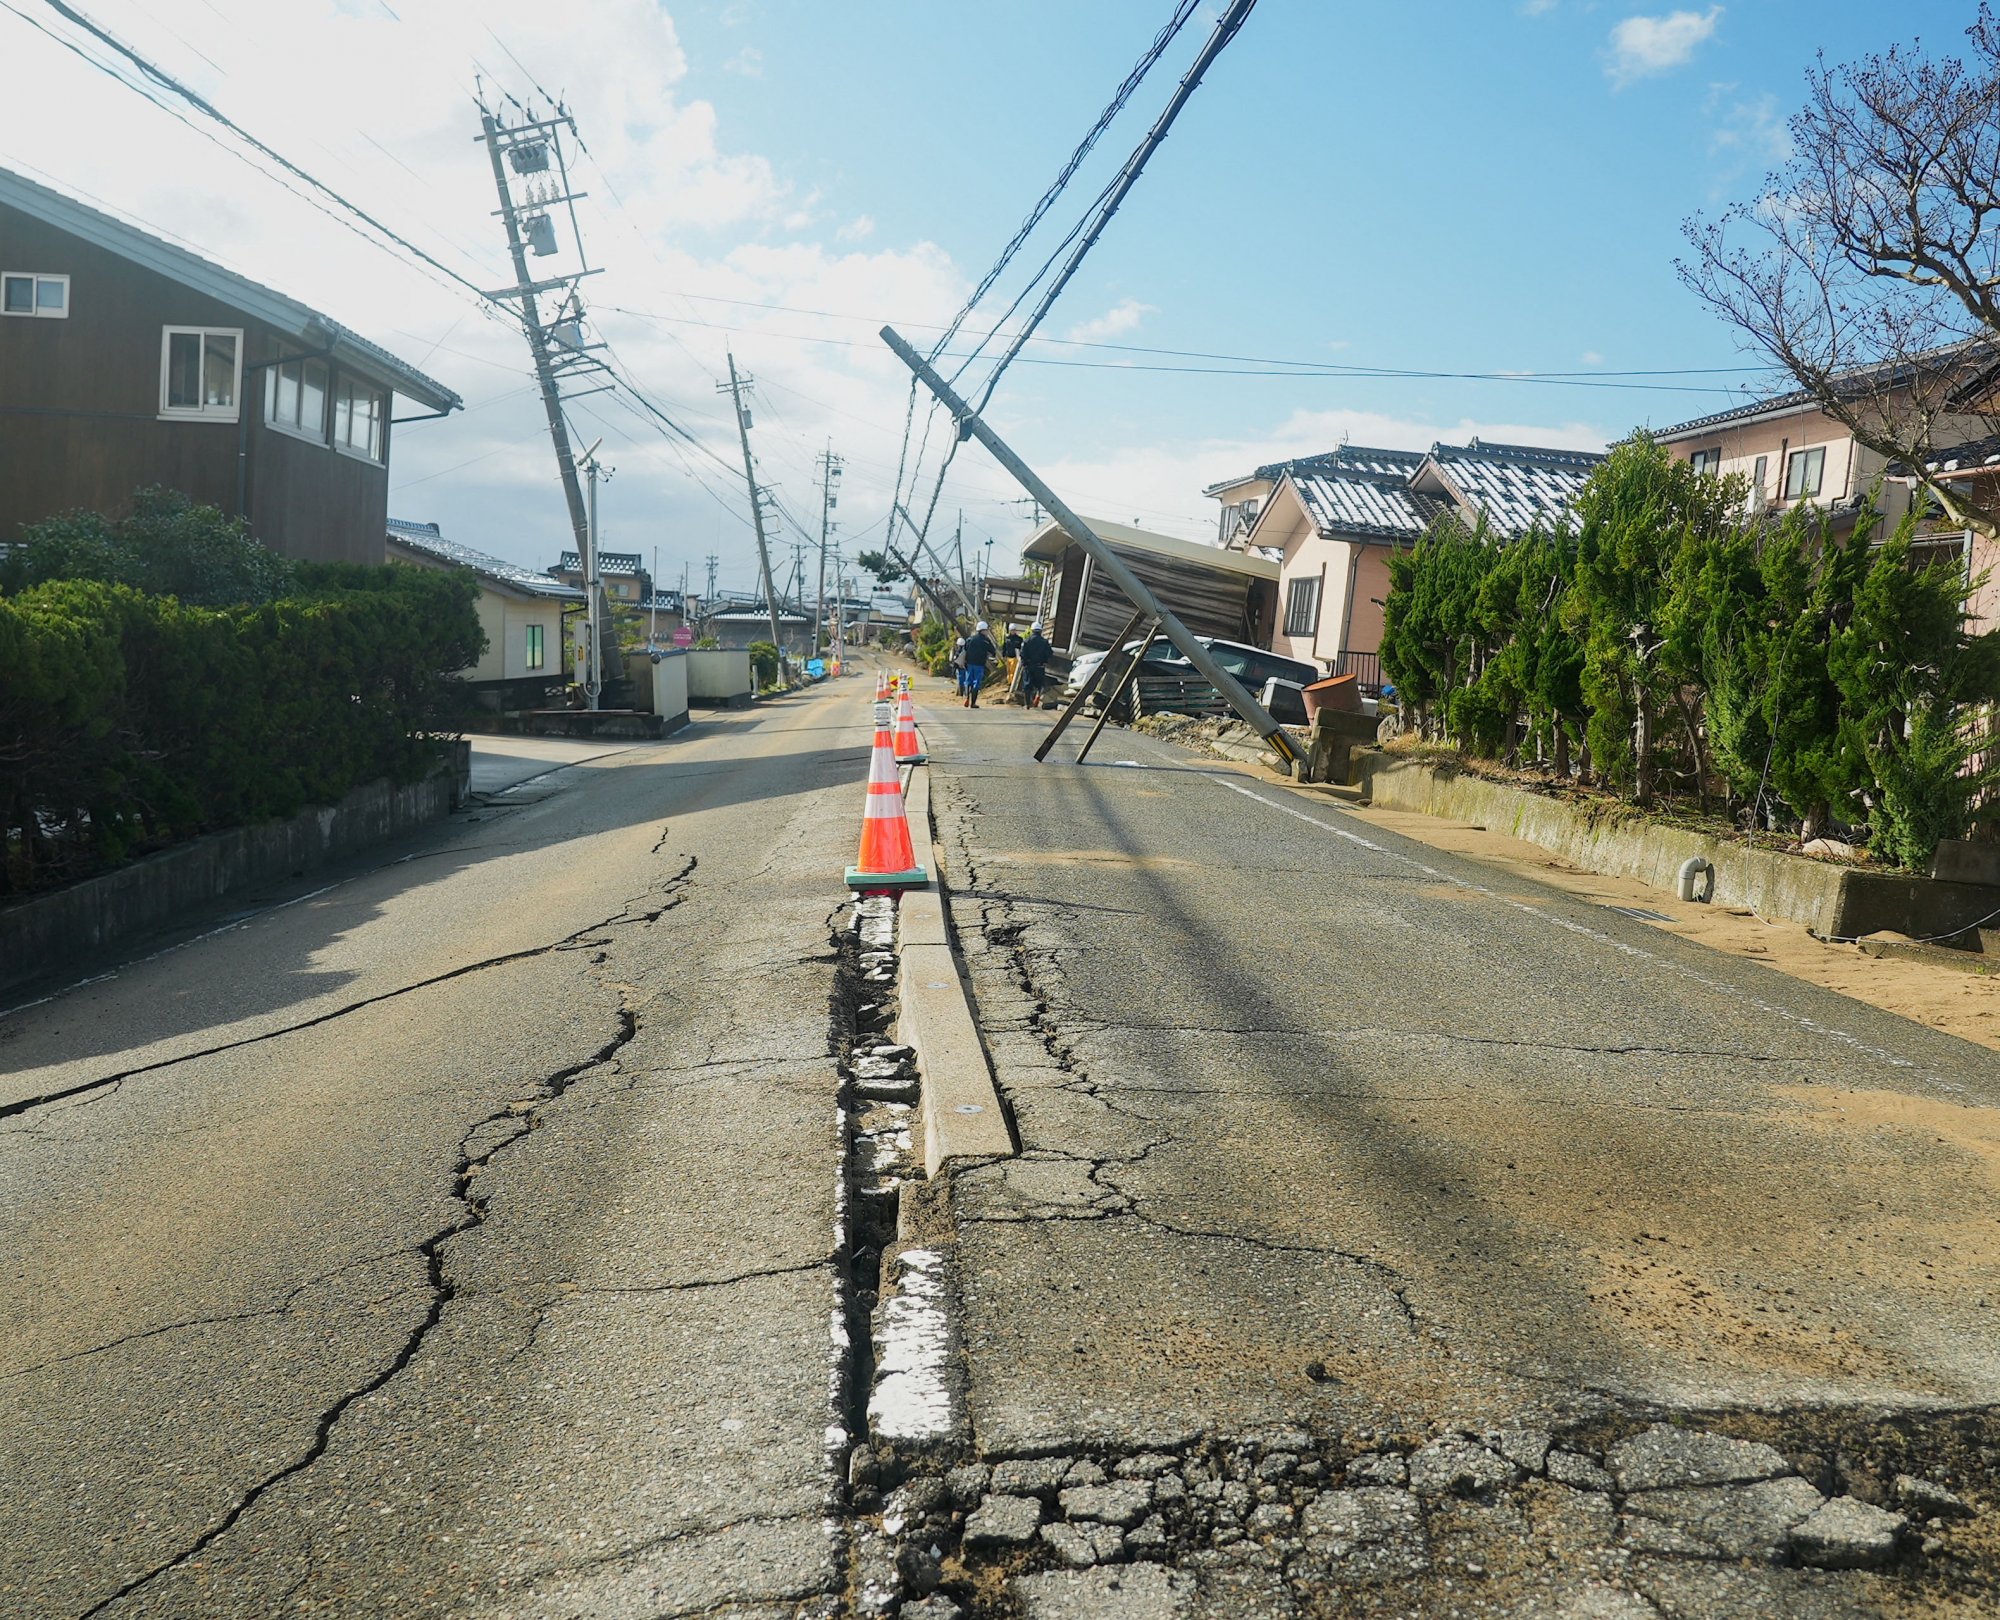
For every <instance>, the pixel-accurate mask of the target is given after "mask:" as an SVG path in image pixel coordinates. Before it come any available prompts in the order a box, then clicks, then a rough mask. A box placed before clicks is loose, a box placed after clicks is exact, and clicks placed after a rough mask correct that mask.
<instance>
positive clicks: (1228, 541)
mask: <svg viewBox="0 0 2000 1620" xmlns="http://www.w3.org/2000/svg"><path fill="white" fill-rule="evenodd" d="M1339 459H1340V452H1339V451H1338V450H1335V451H1331V452H1328V453H1326V454H1324V455H1314V456H1295V457H1294V458H1293V459H1292V460H1290V461H1273V462H1269V463H1267V464H1266V465H1264V466H1262V467H1259V468H1258V469H1257V470H1256V471H1255V472H1253V473H1249V474H1247V475H1246V476H1244V477H1242V478H1225V479H1223V481H1222V482H1221V483H1219V484H1210V485H1209V486H1208V488H1206V489H1205V490H1203V491H1202V494H1204V495H1206V496H1208V497H1209V498H1210V499H1211V500H1213V501H1215V502H1216V503H1217V508H1218V509H1217V511H1216V515H1215V543H1216V544H1217V545H1218V546H1230V547H1232V548H1234V549H1236V550H1241V549H1242V546H1243V541H1244V538H1245V537H1246V536H1247V535H1248V534H1249V533H1250V531H1251V530H1252V529H1253V528H1255V527H1256V526H1257V514H1258V513H1259V512H1261V511H1262V510H1263V509H1264V504H1265V502H1267V501H1268V500H1270V498H1271V496H1272V493H1273V492H1274V491H1275V490H1276V489H1277V487H1278V485H1279V483H1280V482H1282V481H1283V479H1284V476H1285V474H1286V473H1288V472H1296V473H1311V472H1328V471H1332V470H1333V469H1334V464H1335V463H1337V462H1338V461H1339Z"/></svg>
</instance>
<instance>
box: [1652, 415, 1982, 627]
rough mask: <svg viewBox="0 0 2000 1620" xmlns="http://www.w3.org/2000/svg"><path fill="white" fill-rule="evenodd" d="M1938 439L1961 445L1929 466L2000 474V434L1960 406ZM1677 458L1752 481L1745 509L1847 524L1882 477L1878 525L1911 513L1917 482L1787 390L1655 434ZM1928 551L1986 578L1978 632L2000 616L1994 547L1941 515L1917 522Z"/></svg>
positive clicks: (1972, 475)
mask: <svg viewBox="0 0 2000 1620" xmlns="http://www.w3.org/2000/svg"><path fill="white" fill-rule="evenodd" d="M1934 433H1935V435H1936V439H1934V442H1936V440H1938V439H1941V440H1943V441H1944V442H1946V443H1949V442H1950V441H1951V439H1952V437H1953V436H1954V435H1957V436H1961V437H1962V439H1963V441H1964V442H1963V443H1962V444H1960V445H1959V446H1958V447H1956V448H1955V449H1952V450H1949V451H1942V452H1939V453H1938V454H1937V455H1935V456H1933V457H1932V459H1931V467H1932V469H1933V470H1934V471H1940V472H1946V473H1954V472H1956V473H1962V474H1963V476H1964V478H1965V479H1966V480H1967V481H1971V480H1974V479H1980V480H1986V479H1993V478H1995V477H2000V440H1995V439H1993V438H1991V437H1990V436H1989V435H1988V424H1987V422H1986V420H1985V419H1984V418H1982V417H1979V416H1976V415H1972V414H1969V413H1968V414H1966V415H1964V416H1960V417H1955V418H1946V419H1945V420H1944V422H1943V423H1942V425H1941V427H1940V428H1939V429H1937V430H1934ZM1653 438H1654V440H1655V441H1656V442H1658V443H1659V444H1661V445H1664V446H1665V447H1666V448H1667V449H1668V450H1669V451H1670V452H1671V453H1672V454H1673V455H1674V456H1675V457H1677V458H1678V459H1681V460H1684V461H1689V462H1692V463H1693V464H1694V466H1695V468H1696V469H1697V470H1698V471H1701V472H1710V473H1714V474H1716V475H1717V476H1718V477H1729V476H1731V475H1740V476H1741V477H1742V478H1743V479H1744V480H1745V482H1746V483H1747V484H1748V485H1749V493H1748V496H1747V497H1746V510H1747V511H1749V512H1752V513H1758V512H1773V513H1776V512H1784V511H1786V510H1788V509H1790V508H1792V507H1795V506H1799V505H1803V504H1806V503H1811V504H1812V505H1814V506H1818V507H1821V508H1824V509H1826V510H1827V511H1829V512H1830V513H1831V514H1832V515H1833V517H1834V519H1835V521H1836V522H1838V523H1841V524H1843V525H1846V524H1851V523H1852V522H1853V521H1854V519H1855V518H1856V517H1858V516H1859V515H1860V514H1861V512H1862V510H1863V509H1864V508H1866V507H1867V505H1868V503H1869V499H1870V496H1871V493H1872V492H1874V491H1875V489H1876V486H1877V483H1878V481H1879V483H1880V494H1879V495H1878V496H1876V507H1877V510H1879V511H1880V513H1881V515H1882V519H1883V528H1884V532H1886V531H1887V530H1889V529H1892V528H1893V527H1894V526H1895V525H1896V524H1898V523H1900V522H1902V520H1903V519H1904V518H1905V517H1907V516H1908V515H1909V512H1910V505H1911V502H1912V500H1913V499H1915V498H1916V495H1917V485H1916V481H1915V480H1914V479H1912V478H1911V477H1910V476H1909V475H1908V474H1907V472H1899V470H1898V469H1897V468H1896V467H1894V466H1892V465H1891V464H1890V463H1889V462H1888V460H1887V459H1886V458H1885V457H1883V456H1882V455H1881V454H1880V453H1879V452H1877V451H1874V450H1870V449H1869V448H1868V447H1867V446H1866V445H1863V444H1857V443H1856V442H1855V439H1854V435H1853V433H1852V432H1851V431H1850V430H1849V429H1848V428H1847V427H1846V426H1845V425H1844V424H1842V423H1841V422H1839V421H1836V420H1835V419H1834V418H1833V417H1831V416H1828V415H1827V414H1826V413H1825V412H1824V411H1823V410H1821V409H1820V407H1819V406H1818V405H1817V404H1816V403H1815V402H1814V401H1813V400H1812V399H1811V398H1810V397H1809V396H1807V395H1805V394H1803V393H1792V394H1783V395H1778V396H1776V397H1774V398H1771V399H1766V400H1760V401H1758V402H1756V403H1755V404H1750V405H1739V406H1737V407H1736V408H1735V409H1733V410H1727V411H1718V412H1716V413H1715V414H1714V415H1712V416H1703V417H1697V418H1696V419H1695V420H1693V421H1691V422H1682V423H1680V424H1678V425H1677V426H1674V427H1670V428H1666V429H1664V430H1662V431H1661V432H1658V433H1655V434H1654V435H1653ZM1919 533H1920V537H1921V541H1922V543H1923V545H1924V546H1925V548H1926V549H1927V550H1929V551H1930V552H1932V553H1933V554H1936V553H1938V552H1955V553H1957V554H1958V555H1959V556H1960V557H1962V559H1963V563H1964V567H1965V569H1966V570H1967V573H1968V575H1969V576H1970V577H1972V578H1975V579H1976V578H1977V577H1978V576H1980V575H1987V576H1989V577H1988V579H1987V582H1986V583H1985V584H1984V585H1982V586H1981V587H1980V588H1979V590H1978V591H1977V593H1976V594H1975V595H1974V597H1973V600H1972V619H1971V628H1973V629H1975V630H1984V629H1988V628H1990V627H1992V626H1993V625H1994V624H1995V623H2000V584H1996V583H1995V581H1994V580H1993V578H1992V577H1991V576H1993V575H1995V574H2000V566H1996V565H2000V546H1996V545H1995V543H1994V542H1993V541H1992V540H1991V539H1989V538H1988V537H1986V536H1984V535H1979V534H1975V533H1974V532H1973V531H1972V530H1970V529H1965V528H1959V527H1954V526H1952V525H1949V524H1946V523H1944V522H1942V521H1938V522H1935V523H1926V524H1924V525H1922V526H1921V528H1920V530H1919Z"/></svg>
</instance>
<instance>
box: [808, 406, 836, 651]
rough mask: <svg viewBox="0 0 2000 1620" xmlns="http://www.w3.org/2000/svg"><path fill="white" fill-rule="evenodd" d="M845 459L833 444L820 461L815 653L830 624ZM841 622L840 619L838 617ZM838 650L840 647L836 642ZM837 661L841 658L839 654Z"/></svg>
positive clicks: (830, 444)
mask: <svg viewBox="0 0 2000 1620" xmlns="http://www.w3.org/2000/svg"><path fill="white" fill-rule="evenodd" d="M840 468H841V459H840V457H838V456H837V455H835V454H834V453H833V440H831V439H828V440H827V441H826V449H825V450H824V451H823V452H822V453H821V455H820V458H819V599H818V600H819V605H818V606H817V607H816V608H814V609H813V651H814V652H815V653H817V652H818V651H819V638H820V631H821V628H822V627H823V626H824V624H825V623H826V542H827V537H828V536H829V535H831V534H832V533H833V522H832V518H833V509H834V507H836V506H837V505H839V504H840V497H839V496H838V495H836V494H835V493H834V491H833V486H834V485H835V484H837V483H839V482H840ZM833 584H834V590H835V593H836V594H838V592H839V589H840V578H839V572H838V570H836V571H835V576H834V581H833ZM836 618H837V615H836ZM834 645H835V646H836V647H838V646H839V643H838V642H835V643H834ZM834 656H835V657H838V656H839V654H838V653H835V655H834Z"/></svg>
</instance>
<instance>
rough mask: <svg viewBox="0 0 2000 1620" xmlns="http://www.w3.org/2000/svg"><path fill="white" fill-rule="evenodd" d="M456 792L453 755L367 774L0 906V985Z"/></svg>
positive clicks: (364, 842) (425, 811) (400, 825)
mask: <svg viewBox="0 0 2000 1620" xmlns="http://www.w3.org/2000/svg"><path fill="white" fill-rule="evenodd" d="M460 797H461V788H460V777H459V771H458V766H457V762H456V761H455V760H454V761H450V762H447V763H445V764H442V765H440V766H439V767H438V768H437V770H436V771H434V772H433V773H432V774H431V775H430V776H428V777H426V778H425V779H424V780H423V781H421V782H413V783H411V784H410V785H409V786H407V787H396V786H393V785H392V784H390V783H388V782H371V783H369V784H367V785H366V786H364V787H358V788H356V789H355V790H354V791H353V792H352V793H350V794H348V795H347V797H346V798H344V799H342V800H341V801H340V802H339V803H338V804H334V805H326V806H323V807H321V808H319V809H314V810H306V811H303V812H301V813H300V814H298V815H296V816H294V817H292V818H291V820H289V821H267V822H265V823H264V824H263V825H261V826H257V827H238V828H234V829H232V830H231V831H229V832H220V833H210V834H209V835H208V836H207V837H205V838H197V839H195V840H193V841H192V842H191V843H186V844H181V845H178V846H177V847H175V848H173V849H168V850H162V851H161V852H160V853H159V854H157V855H149V856H147V857H146V858H145V859H144V860H139V861H134V862H133V863H132V864H131V865H130V866H126V867H121V868H120V869H119V870H117V871H115V872H107V873H105V874H104V876H102V877H96V878H89V879H87V880H85V881H84V882H82V883H75V884H72V885H71V886H70V887H69V888H67V889H58V890H56V891H55V892H54V893H53V894H44V895H37V896H36V897H35V898H34V899H32V900H23V901H21V902H20V903H19V904H18V905H12V906H8V907H7V908H6V909H5V910H0V991H5V990H11V989H13V988H15V987H16V986H19V985H23V984H27V983H28V982H30V981H31V980H34V979H38V978H41V977H42V976H43V975H45V974H48V973H51V972H54V971H57V970H60V969H62V968H65V967H74V966H76V965H77V964H79V963H83V962H87V960H88V958H89V957H90V954H91V953H92V952H93V951H97V950H101V949H103V948H105V947H106V946H110V945H113V944H116V943H117V942H118V941H120V940H123V939H129V938H131V937H133V936H135V935H138V934H143V933H146V932H148V931H149V930H152V929H156V928H161V927H164V926H166V925H167V924H170V923H173V922H175V921H177V920H179V919H180V918H183V917H185V916H188V915H189V914H191V913H195V912H198V911H200V910H201V908H202V907H204V906H207V905H211V904H213V903H214V902H215V901H216V900H218V899H220V898H222V897H223V896H225V895H228V894H230V893H232V892H234V891H236V890H239V889H247V888H254V887H257V886H259V885H261V884H266V883H273V882H277V881H280V880H282V879H284V878H289V877H297V876H298V875H300V874H301V873H304V872H310V871H312V870H313V869H314V868H315V867H318V866H323V865H325V864H326V863H327V862H329V861H332V860H336V859H338V858H339V857H341V856H343V855H350V854H353V853H354V852H356V851H358V850H362V849H366V848H368V847H369V846H370V845H372V844H379V843H383V842H385V841H386V840H388V839H391V838H396V837H400V836H401V835H402V834H404V833H407V832H410V831H413V830H414V829H416V828H418V827H421V826H424V825H425V824H426V823H429V822H433V821H438V820H441V819H443V818H444V817H445V816H447V815H449V814H450V813H451V812H452V810H453V809H455V808H456V807H457V805H458V802H459V800H460Z"/></svg>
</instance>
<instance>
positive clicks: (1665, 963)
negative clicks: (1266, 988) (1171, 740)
mask: <svg viewBox="0 0 2000 1620" xmlns="http://www.w3.org/2000/svg"><path fill="white" fill-rule="evenodd" d="M1204 774H1206V773H1204ZM1209 780H1210V781H1212V782H1218V783H1220V784H1221V785H1222V786H1223V787H1226V788H1228V789H1229V790H1230V791H1231V792H1232V793H1240V794H1242V795H1243V797H1244V798H1246V799H1254V800H1256V801H1257V803H1259V804H1261V805H1263V806H1264V807H1265V808H1266V809H1267V810H1276V811H1278V812H1280V813H1281V814H1283V815H1287V816H1291V817H1293V818H1295V819H1296V820H1299V821H1304V822H1309V823H1311V824H1312V825H1313V826H1315V827H1317V828H1319V830H1320V831H1321V832H1328V833H1332V834H1333V836H1334V837H1336V838H1344V839H1346V840H1347V841H1348V842H1349V843H1352V844H1359V845H1360V846H1361V847H1362V848H1363V849H1368V850H1373V851H1374V852H1375V853H1376V854H1378V855H1382V856H1386V857H1387V858H1388V859H1390V860H1392V861H1401V862H1402V863H1403V864H1404V865H1405V866H1409V867H1413V868H1414V869H1415V870H1417V871H1419V872H1422V873H1423V874H1424V875H1425V876H1426V877H1433V878H1436V879H1437V880H1438V881H1439V882H1441V883H1449V884H1452V885H1453V886H1455V887H1457V888H1460V889H1465V890H1467V891H1469V892H1470V893H1473V894H1481V895H1485V896H1486V897H1487V898H1488V899H1491V900H1496V901H1498V902H1499V903H1500V904H1501V905H1504V906H1511V907H1513V908H1514V909H1515V910H1516V911H1522V912H1526V913H1527V914H1528V915H1529V916H1530V917H1534V918H1536V919H1538V920H1539V921H1541V922H1545V923H1549V924H1552V925H1553V926H1555V927H1557V928H1561V929H1564V930H1566V931H1568V932H1569V933H1572V934H1581V935H1582V936H1583V937H1584V938H1586V939H1590V940H1594V941H1595V942H1596V943H1598V944H1600V945H1608V946H1609V947H1611V949H1613V950H1615V951H1618V952H1621V953H1622V954H1624V955H1626V956H1631V957H1637V958H1639V959H1640V960H1643V961H1647V962H1651V963H1654V964H1656V965H1657V966H1659V967H1661V968H1664V969H1666V970H1668V971H1669V972H1672V973H1675V974H1678V975H1679V976H1680V977H1681V978H1684V979H1687V980H1689V981H1691V982H1692V983H1695V984H1698V985H1700V986H1702V988H1703V989H1706V990H1711V991H1714V992H1716V993H1717V994H1719V995H1723V996H1726V997H1728V998H1729V999H1730V1000H1732V1001H1738V1002H1741V1003H1743V1004H1744V1005H1746V1006H1750V1007H1754V1008H1756V1009H1757V1010H1758V1011H1759V1012H1764V1013H1769V1014H1771V1015H1772V1016H1773V1017H1775V1018H1782V1019H1784V1020H1785V1021H1786V1022H1787V1023H1789V1024H1792V1025H1794V1026H1795V1027H1797V1028H1799V1029H1802V1030H1805V1031H1806V1032H1808V1033H1809V1034H1813V1035H1819V1036H1823V1037H1825V1038H1826V1039H1828V1040H1832V1041H1837V1042H1839V1043H1840V1044H1841V1045H1843V1046H1846V1047H1847V1048H1849V1049H1850V1050H1851V1051H1855V1052H1860V1053H1864V1054H1865V1055H1867V1056H1869V1057H1872V1058H1875V1059H1878V1060H1879V1061H1881V1062H1883V1063H1886V1064H1888V1065H1889V1066H1890V1067H1891V1068H1895V1069H1909V1070H1915V1071H1917V1072H1919V1073H1921V1074H1922V1077H1923V1079H1924V1080H1926V1081H1928V1082H1929V1083H1930V1084H1931V1085H1933V1086H1935V1087H1937V1088H1938V1089H1939V1090H1942V1091H1949V1092H1957V1093H1963V1092H1964V1091H1965V1089H1966V1088H1965V1087H1964V1086H1962V1085H1959V1084H1958V1083H1957V1082H1956V1081H1952V1080H1947V1079H1945V1078H1944V1077H1943V1076H1942V1075H1937V1074H1931V1073H1928V1072H1926V1071H1923V1070H1921V1069H1920V1066H1919V1065H1918V1064H1916V1063H1913V1062H1911V1060H1910V1059H1908V1058H1905V1057H1898V1056H1897V1055H1896V1054H1895V1053H1894V1052H1889V1051H1885V1050H1884V1049H1883V1048H1881V1047H1879V1046H1875V1045H1873V1044H1871V1043H1870V1042H1868V1041H1865V1040H1863V1039H1862V1038H1861V1037H1860V1036H1858V1035H1853V1034H1850V1033H1849V1032H1848V1031H1846V1030H1844V1029H1838V1028H1836V1027H1834V1026H1833V1025H1831V1024H1822V1023H1821V1022H1820V1021H1819V1020H1818V1019H1816V1018H1809V1017H1807V1016H1806V1015H1805V1014H1804V1013H1796V1012H1793V1011H1791V1010H1790V1009H1789V1008H1785V1007H1780V1006H1778V1005H1776V1004H1775V1003H1774V1002H1769V1001H1766V1000H1764V999H1763V998H1762V997H1760V996H1755V995H1752V994H1751V993H1750V992H1749V991H1747V990H1745V989H1743V988H1742V987H1741V986H1739V985H1734V984H1730V983H1729V982H1728V981H1726V980H1723V979H1717V978H1712V977H1710V976H1709V975H1708V974H1706V973H1702V972H1700V971H1698V970H1697V969H1695V968H1691V967H1689V966H1687V965H1686V964H1685V963H1683V962H1675V961H1670V960H1669V959H1668V958H1666V957H1664V956H1661V955H1659V954H1658V953H1657V952H1654V951H1649V950H1647V949H1646V948H1645V947H1644V946H1641V945H1632V944H1628V943H1627V942H1626V941H1624V940H1622V939H1614V938H1612V937H1611V935H1609V934H1606V933H1602V932H1600V931H1599V930H1597V929H1595V928H1591V927H1589V926H1587V925H1586V924H1584V923H1580V922H1576V921H1573V920H1572V919H1570V918H1568V917H1561V916H1558V915H1556V913H1554V912H1553V911H1548V910H1544V909H1543V908H1542V907H1540V906H1535V905H1530V904H1529V903H1528V902H1527V901H1525V900H1516V899H1514V898H1513V897H1512V896H1511V895H1504V894H1500V893H1498V892H1496V891H1495V890H1492V889H1489V888H1487V887H1486V886H1485V885H1484V884H1481V883H1474V882H1471V881H1470V880H1469V879H1466V878H1462V877H1459V876H1457V875H1456V874H1455V873H1451V872H1444V871H1440V870H1439V869H1438V868H1437V867H1435V866H1429V865H1426V864H1425V863H1424V862H1423V861H1420V860H1416V859H1414V858H1413V857H1411V856H1408V855H1405V854H1403V853H1402V852H1401V851H1399V850H1393V849H1390V848H1388V847H1387V846H1386V845H1384V844H1378V843H1376V842H1375V841H1374V840H1373V839H1368V838H1363V837H1362V836H1361V835H1360V834H1359V833H1354V832H1349V831H1348V830H1347V829H1346V828H1344V827H1336V826H1333V825H1332V824H1331V823H1329V822H1325V821H1322V820H1321V819H1320V818H1319V817H1318V816H1315V815H1309V814H1308V813H1307V812H1305V811H1304V810H1301V809H1299V808H1297V807H1296V806H1295V805H1289V804H1280V803H1279V802H1278V801H1277V800H1275V799H1267V798H1265V797H1264V795H1263V794H1261V793H1259V792H1257V791H1256V790H1255V789H1254V788H1248V787H1245V786H1244V785H1243V784H1242V783H1241V782H1232V781H1230V780H1229V779H1228V778H1227V777H1222V776H1210V777H1209Z"/></svg>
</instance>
